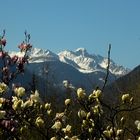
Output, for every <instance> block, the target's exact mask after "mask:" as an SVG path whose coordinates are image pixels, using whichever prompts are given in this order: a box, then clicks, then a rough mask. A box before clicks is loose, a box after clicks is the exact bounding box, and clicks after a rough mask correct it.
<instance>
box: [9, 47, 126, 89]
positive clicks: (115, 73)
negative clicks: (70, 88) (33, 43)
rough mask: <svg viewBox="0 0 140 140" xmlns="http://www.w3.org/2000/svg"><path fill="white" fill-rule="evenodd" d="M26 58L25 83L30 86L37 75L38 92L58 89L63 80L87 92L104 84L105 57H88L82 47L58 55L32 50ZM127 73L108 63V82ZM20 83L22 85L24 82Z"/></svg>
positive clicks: (122, 68) (113, 63) (13, 53)
mask: <svg viewBox="0 0 140 140" xmlns="http://www.w3.org/2000/svg"><path fill="white" fill-rule="evenodd" d="M10 55H19V56H22V55H23V54H22V53H16V52H11V53H10ZM28 55H29V58H30V59H29V65H27V66H26V71H27V73H26V74H25V75H27V77H26V76H25V81H26V83H27V84H28V83H31V77H32V76H31V75H32V74H36V75H37V79H38V80H39V82H38V87H39V89H40V90H43V89H44V87H45V86H46V83H49V87H50V86H54V85H55V86H57V85H62V82H63V81H64V80H68V81H70V83H72V84H73V85H74V86H75V87H84V88H86V89H92V88H94V87H96V86H102V85H103V84H104V79H105V76H106V67H107V64H108V63H107V58H104V57H102V56H100V55H95V54H89V53H88V52H87V51H86V49H84V48H78V49H77V50H76V51H62V52H60V53H59V54H55V53H53V52H51V51H50V50H42V49H38V48H33V49H31V52H30V53H29V54H28ZM126 73H128V69H125V68H124V67H122V66H119V65H117V64H116V63H115V62H113V61H112V60H111V63H110V74H109V77H108V83H111V82H113V81H114V80H116V78H118V77H119V76H122V75H124V74H126ZM22 79H23V78H22ZM27 79H28V80H29V79H30V80H29V81H30V82H27ZM17 81H18V79H17ZM22 82H23V83H24V80H22Z"/></svg>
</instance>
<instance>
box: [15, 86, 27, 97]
mask: <svg viewBox="0 0 140 140" xmlns="http://www.w3.org/2000/svg"><path fill="white" fill-rule="evenodd" d="M14 92H15V94H16V95H17V96H18V97H22V96H24V95H25V88H23V87H17V88H15V89H14Z"/></svg>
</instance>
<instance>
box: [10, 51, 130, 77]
mask: <svg viewBox="0 0 140 140" xmlns="http://www.w3.org/2000/svg"><path fill="white" fill-rule="evenodd" d="M10 55H11V56H14V55H17V56H19V57H22V56H23V55H24V53H21V52H10ZM29 57H30V59H29V62H30V63H41V62H45V61H59V62H63V63H66V64H68V65H70V66H72V67H74V68H75V69H77V70H78V71H79V72H81V73H93V72H97V71H100V72H106V68H107V65H108V59H107V58H105V57H102V56H100V55H95V54H89V53H88V52H87V51H86V49H85V48H78V49H76V50H75V51H69V50H65V51H62V52H60V53H58V54H55V53H53V52H51V51H50V50H43V49H39V48H32V50H31V52H30V53H29ZM109 71H110V72H111V73H112V74H114V75H117V76H122V75H125V74H127V73H128V72H129V71H130V70H129V69H127V68H124V67H123V66H120V65H118V64H116V63H115V62H114V61H113V60H111V61H110V69H109Z"/></svg>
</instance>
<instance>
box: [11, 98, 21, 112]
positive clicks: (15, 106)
mask: <svg viewBox="0 0 140 140" xmlns="http://www.w3.org/2000/svg"><path fill="white" fill-rule="evenodd" d="M22 107H23V100H21V99H19V100H15V101H14V102H13V105H12V108H13V109H14V110H17V109H21V108H22Z"/></svg>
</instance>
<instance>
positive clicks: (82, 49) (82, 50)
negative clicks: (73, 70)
mask: <svg viewBox="0 0 140 140" xmlns="http://www.w3.org/2000/svg"><path fill="white" fill-rule="evenodd" d="M75 53H77V54H78V55H83V56H84V55H85V54H88V52H87V50H86V49H85V48H77V49H76V50H75Z"/></svg>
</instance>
